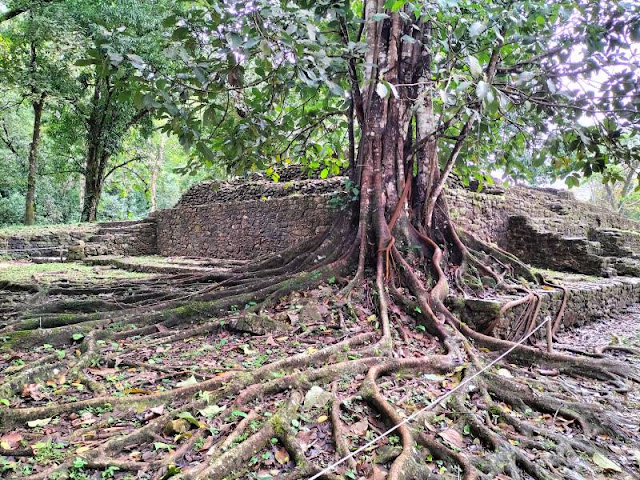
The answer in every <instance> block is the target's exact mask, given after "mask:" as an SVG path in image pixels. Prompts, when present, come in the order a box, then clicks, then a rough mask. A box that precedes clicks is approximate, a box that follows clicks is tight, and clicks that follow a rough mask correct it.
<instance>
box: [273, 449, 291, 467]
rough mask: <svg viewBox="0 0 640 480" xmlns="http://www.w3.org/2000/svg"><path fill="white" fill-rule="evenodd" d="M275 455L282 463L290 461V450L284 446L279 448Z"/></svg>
mask: <svg viewBox="0 0 640 480" xmlns="http://www.w3.org/2000/svg"><path fill="white" fill-rule="evenodd" d="M274 457H275V459H276V461H277V462H278V463H279V464H280V465H284V464H285V463H288V462H289V452H287V450H286V449H284V448H277V449H276V453H275V455H274Z"/></svg>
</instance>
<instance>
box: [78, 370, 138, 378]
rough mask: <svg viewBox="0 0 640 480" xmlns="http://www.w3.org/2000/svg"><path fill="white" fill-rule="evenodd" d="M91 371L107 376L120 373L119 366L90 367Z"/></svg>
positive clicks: (93, 373)
mask: <svg viewBox="0 0 640 480" xmlns="http://www.w3.org/2000/svg"><path fill="white" fill-rule="evenodd" d="M134 371H135V369H134ZM89 372H91V374H92V375H96V376H98V377H104V378H106V377H108V376H110V375H115V374H116V373H118V369H117V368H90V369H89Z"/></svg>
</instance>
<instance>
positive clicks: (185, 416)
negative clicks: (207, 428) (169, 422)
mask: <svg viewBox="0 0 640 480" xmlns="http://www.w3.org/2000/svg"><path fill="white" fill-rule="evenodd" d="M178 418H182V419H184V420H186V421H187V422H189V423H190V424H191V425H194V426H195V427H197V428H202V426H203V425H202V423H200V422H199V421H198V420H196V418H195V417H194V416H193V415H192V414H191V413H190V412H182V413H180V414H179V415H178Z"/></svg>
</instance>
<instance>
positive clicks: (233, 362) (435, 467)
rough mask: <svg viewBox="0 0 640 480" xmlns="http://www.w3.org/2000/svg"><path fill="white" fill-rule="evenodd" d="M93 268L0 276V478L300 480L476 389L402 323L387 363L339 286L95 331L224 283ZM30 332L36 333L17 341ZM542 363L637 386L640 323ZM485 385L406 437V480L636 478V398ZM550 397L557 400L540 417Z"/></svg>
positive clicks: (623, 392) (569, 336)
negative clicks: (593, 363) (574, 364)
mask: <svg viewBox="0 0 640 480" xmlns="http://www.w3.org/2000/svg"><path fill="white" fill-rule="evenodd" d="M99 263H101V265H80V264H45V265H30V264H26V263H23V262H4V263H3V264H0V282H4V283H0V285H2V286H1V287H0V288H3V290H2V291H1V292H0V294H1V295H2V297H1V298H2V300H1V301H0V312H1V314H2V321H1V322H0V372H1V373H0V409H1V410H0V419H1V423H0V425H1V426H0V472H2V475H4V476H5V477H6V478H23V477H24V478H42V479H45V478H70V479H75V480H78V479H94V478H95V479H98V478H116V479H125V478H128V479H134V478H152V479H164V478H170V477H175V478H228V479H232V478H234V479H235V478H242V479H265V480H266V479H269V478H286V479H294V478H308V477H309V476H311V475H312V474H313V473H315V472H317V471H319V469H320V468H322V467H324V466H327V465H329V464H330V463H331V462H333V461H335V460H337V459H338V458H340V457H341V456H343V455H344V454H345V453H346V452H348V451H353V450H355V449H356V448H358V447H359V446H361V445H363V444H365V443H366V442H367V441H368V440H370V439H372V438H374V437H375V436H376V435H378V434H380V433H381V432H383V431H385V430H386V429H387V428H388V427H389V426H390V421H391V424H393V422H395V421H397V420H399V418H402V416H407V415H409V414H411V413H413V412H415V411H417V410H420V409H421V408H423V407H424V406H425V405H427V404H429V403H430V402H432V401H433V400H434V399H436V398H437V397H439V396H440V395H442V394H444V393H446V392H448V391H450V390H452V389H453V388H454V387H455V386H456V385H458V384H459V383H460V382H461V381H462V380H463V379H464V378H465V377H466V376H467V375H468V374H469V372H471V371H473V369H472V367H471V365H469V364H466V363H459V364H458V365H456V366H455V368H453V369H451V370H449V369H443V368H441V367H440V366H439V365H438V362H437V361H436V360H438V359H441V358H444V355H443V354H444V353H445V352H444V351H443V348H442V346H441V344H440V343H439V342H438V341H437V340H436V339H434V338H433V337H431V336H430V335H428V334H427V333H426V332H425V331H424V328H423V327H421V326H419V325H418V324H417V323H416V321H415V319H414V318H413V317H412V316H411V315H407V314H406V313H403V312H401V311H399V310H396V311H393V329H392V331H391V337H392V340H393V351H392V352H387V349H388V345H386V344H385V342H383V341H381V337H380V332H379V329H380V320H379V318H378V312H377V309H376V307H375V305H376V304H377V300H376V298H374V297H375V293H374V290H373V289H369V288H368V287H367V286H363V287H362V288H359V289H357V290H356V291H354V293H353V294H352V295H351V296H350V297H348V298H342V297H340V296H339V295H338V292H339V288H338V286H337V285H336V282H335V279H331V280H330V281H329V282H328V283H327V284H325V285H323V286H321V287H319V288H316V289H314V290H312V291H310V292H307V293H304V294H293V295H290V296H289V297H288V298H286V299H285V300H283V301H280V302H278V303H276V304H274V305H273V306H272V307H271V308H269V309H268V310H267V311H265V312H262V313H260V314H258V313H256V312H254V311H253V310H255V309H254V308H253V307H255V304H253V303H252V302H251V301H248V302H247V303H245V304H238V305H232V306H231V309H230V310H231V312H230V313H227V314H223V315H221V316H220V317H219V318H208V319H201V320H199V321H197V322H195V321H184V320H182V321H177V320H175V318H167V319H162V318H159V319H157V321H155V322H153V323H150V322H148V321H145V320H144V319H141V318H137V317H136V315H135V309H134V310H133V312H134V313H133V314H131V313H129V314H128V315H127V316H122V315H118V310H117V309H115V310H113V314H112V315H111V316H109V317H106V319H105V318H104V317H103V318H101V319H98V318H97V317H96V318H95V319H93V318H92V317H91V315H92V313H91V312H93V311H95V310H96V309H103V308H104V307H105V305H106V304H107V303H106V301H107V300H108V305H111V308H113V305H123V306H127V307H132V306H133V307H135V306H145V307H146V308H148V307H153V305H154V303H158V302H159V299H158V298H157V297H156V296H154V295H153V293H154V292H155V291H156V290H157V289H158V288H160V287H161V288H162V289H163V291H170V292H171V291H172V289H171V286H172V285H173V284H174V283H175V282H178V281H179V280H180V282H181V283H180V285H181V288H180V290H179V291H178V290H176V291H173V292H172V293H171V294H166V295H169V296H170V297H171V298H172V299H176V298H181V299H184V298H188V297H189V295H191V294H194V293H195V292H201V291H202V289H203V288H205V287H203V283H204V282H205V280H210V278H208V277H207V276H213V277H215V275H217V274H219V273H220V272H223V271H225V270H227V269H228V268H230V267H231V266H233V265H232V264H224V263H219V262H214V261H209V262H202V261H196V260H189V259H157V258H153V257H152V258H136V259H114V258H105V259H102V260H100V259H99ZM113 265H117V266H118V267H121V268H114V266H113ZM176 269H178V270H176ZM129 270H138V271H142V272H147V273H137V272H131V271H129ZM194 272H197V273H198V275H200V277H193V274H194ZM185 276H187V278H192V279H193V280H192V281H191V283H188V282H187V283H186V284H185V283H184V282H185ZM185 285H186V286H185ZM164 300H166V298H164ZM61 302H62V303H61ZM101 302H103V303H101ZM61 305H64V308H65V312H67V311H69V307H70V306H75V312H77V313H79V314H82V315H84V317H82V318H83V321H82V322H78V323H77V324H72V325H58V324H56V323H55V322H54V319H59V318H60V316H59V315H52V313H53V312H57V311H58V310H60V308H61ZM128 312H131V310H128ZM29 322H31V323H33V322H40V323H39V325H38V328H36V329H34V330H27V329H26V327H27V326H28V325H29V324H30V323H29ZM16 332H22V334H20V335H16ZM555 348H556V349H557V350H558V351H564V352H566V353H567V354H568V355H576V356H577V355H580V354H585V353H586V354H587V355H590V356H592V357H593V358H594V359H605V360H606V359H610V358H614V357H615V358H616V359H617V360H619V361H621V362H624V363H629V364H632V365H633V366H634V367H635V368H637V367H638V366H640V358H639V357H638V353H639V349H640V307H639V306H635V307H633V308H631V309H629V310H628V311H627V312H624V313H622V314H619V315H616V316H614V317H612V318H610V319H603V320H602V321H600V322H597V323H593V324H590V325H588V326H586V327H582V328H581V329H580V330H576V331H569V332H562V333H560V334H559V335H558V337H557V339H556V343H555ZM387 354H389V355H390V357H391V359H392V360H391V362H392V364H393V367H394V368H391V367H389V368H388V370H384V369H383V370H381V371H377V372H375V373H372V371H373V369H374V368H377V367H380V366H382V367H384V366H385V365H387V366H389V365H391V363H389V360H388V359H387ZM496 355H497V354H496V353H489V352H488V351H487V352H485V353H484V354H483V356H482V358H479V359H477V361H478V362H480V363H481V364H486V363H488V362H489V361H490V360H491V359H492V358H495V356H496ZM431 359H434V360H433V362H432V363H430V362H431ZM403 362H404V363H403ZM416 366H420V368H418V369H417V368H416ZM447 366H450V365H448V364H447ZM476 367H477V366H476ZM384 368H386V367H384ZM484 375H485V377H484V378H485V380H486V382H487V384H488V385H491V384H493V385H496V386H497V387H496V388H493V389H490V388H488V389H484V388H480V386H479V385H480V384H477V385H476V386H475V387H474V386H472V387H470V388H469V395H468V397H458V396H453V397H451V399H450V400H449V401H447V402H444V403H443V404H440V405H438V406H437V407H436V408H434V409H433V410H431V411H428V412H426V413H424V414H422V415H420V416H419V418H418V419H417V420H416V421H414V422H411V423H410V425H409V428H410V429H411V430H412V431H415V434H416V438H418V439H420V441H419V442H418V443H416V444H415V445H410V446H409V447H408V448H411V449H414V450H415V452H414V453H415V458H417V459H419V461H416V462H415V464H414V463H411V467H410V468H411V470H410V473H408V477H407V478H444V479H457V478H461V477H462V475H463V473H464V471H463V470H464V469H463V466H464V464H465V462H471V463H472V464H473V465H474V466H475V467H476V468H477V469H478V470H479V471H481V472H483V471H484V472H486V475H487V477H486V478H499V479H503V480H504V479H508V478H513V479H518V478H522V479H528V478H535V476H534V475H530V474H528V473H527V469H528V468H529V467H527V468H523V470H524V472H518V471H515V470H514V471H511V472H503V473H499V474H495V473H494V471H495V465H500V464H501V463H502V464H506V463H507V461H506V459H507V458H510V457H514V458H516V461H517V462H519V463H520V464H521V465H524V466H525V467H526V466H527V465H533V466H534V467H533V470H531V471H532V472H535V471H536V470H535V467H536V466H538V467H540V468H544V469H546V470H547V471H550V472H553V473H552V475H553V476H548V475H547V476H546V477H543V478H563V479H564V478H567V479H572V478H575V479H593V478H620V479H631V478H638V477H640V469H639V462H640V415H639V412H640V392H639V391H638V386H637V384H633V383H631V382H629V383H627V384H624V385H621V384H612V383H610V382H608V381H604V380H603V381H598V380H595V379H593V378H589V377H588V376H583V375H580V374H579V373H575V372H573V373H572V374H571V375H569V374H567V373H565V372H561V371H560V370H557V369H550V368H548V366H540V365H537V364H536V363H535V362H532V363H530V364H528V365H526V366H522V363H520V362H519V364H518V365H516V364H515V363H513V364H512V363H509V362H505V363H501V364H499V365H497V366H496V367H493V368H492V369H491V370H490V371H489V372H487V373H486V374H484ZM550 394H552V395H551V396H552V397H553V398H555V399H559V400H558V401H557V402H556V403H552V402H549V401H546V400H545V399H546V398H548V397H549V396H550ZM381 399H382V400H381ZM579 403H580V404H583V403H586V404H587V405H588V406H589V408H590V409H591V410H589V411H583V410H578V408H577V405H578V404H579ZM389 405H392V406H393V407H394V411H395V412H398V415H400V417H398V418H394V417H393V415H394V414H390V413H389V410H388V408H387V406H389ZM596 419H598V420H596ZM603 419H604V420H603ZM406 448H407V446H406V445H403V437H402V432H401V431H400V430H399V431H397V432H394V434H392V435H390V436H388V437H386V438H385V439H383V440H381V441H380V442H379V443H378V444H377V445H376V446H374V447H371V448H369V449H367V450H366V451H364V452H363V453H362V454H360V455H358V456H357V457H356V458H355V459H354V460H353V461H349V462H346V463H344V464H342V465H341V466H340V467H338V468H337V469H336V471H335V472H334V473H332V474H328V475H326V476H325V477H323V478H345V479H359V478H363V479H372V480H382V479H384V478H385V477H386V475H387V472H388V471H389V470H390V469H392V468H393V464H394V461H395V460H396V459H397V458H398V457H399V456H400V455H402V454H403V452H404V450H405V449H406ZM545 475H546V474H545Z"/></svg>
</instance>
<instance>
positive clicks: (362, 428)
mask: <svg viewBox="0 0 640 480" xmlns="http://www.w3.org/2000/svg"><path fill="white" fill-rule="evenodd" d="M368 429H369V422H368V421H367V419H366V418H363V419H362V420H360V421H359V422H356V423H354V424H353V425H351V426H350V427H349V431H350V432H351V433H352V434H353V435H355V436H356V437H362V436H363V435H364V434H365V433H367V430H368Z"/></svg>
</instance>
